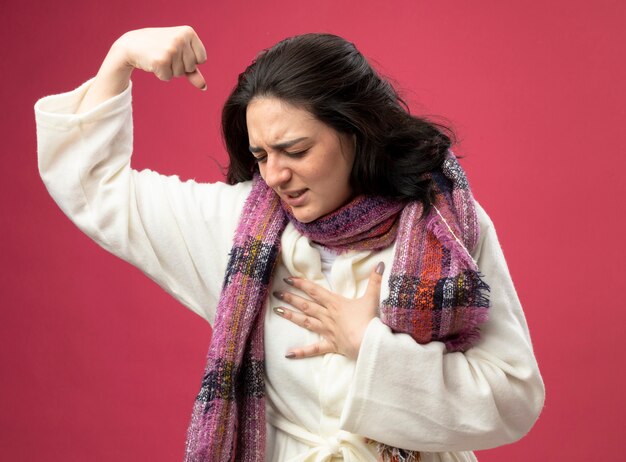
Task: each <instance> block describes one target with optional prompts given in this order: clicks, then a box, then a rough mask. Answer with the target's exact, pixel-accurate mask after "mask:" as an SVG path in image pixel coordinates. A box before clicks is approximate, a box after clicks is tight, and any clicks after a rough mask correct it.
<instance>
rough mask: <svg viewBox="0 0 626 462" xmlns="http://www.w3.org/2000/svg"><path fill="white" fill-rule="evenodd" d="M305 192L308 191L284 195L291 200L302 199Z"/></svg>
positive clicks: (303, 190) (302, 190)
mask: <svg viewBox="0 0 626 462" xmlns="http://www.w3.org/2000/svg"><path fill="white" fill-rule="evenodd" d="M305 192H306V189H301V190H300V191H294V192H289V193H283V194H284V195H285V196H287V197H289V198H291V199H296V198H298V197H300V196H301V195H303V194H304V193H305Z"/></svg>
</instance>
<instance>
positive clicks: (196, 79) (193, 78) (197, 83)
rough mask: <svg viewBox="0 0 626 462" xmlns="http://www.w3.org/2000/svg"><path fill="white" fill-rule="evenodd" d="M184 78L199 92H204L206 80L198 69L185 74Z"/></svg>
mask: <svg viewBox="0 0 626 462" xmlns="http://www.w3.org/2000/svg"><path fill="white" fill-rule="evenodd" d="M185 76H186V77H187V80H189V82H190V83H191V84H192V85H193V86H194V87H196V88H199V89H200V90H206V80H204V76H203V75H202V73H201V72H200V70H199V69H196V70H195V71H193V72H189V73H187V74H185Z"/></svg>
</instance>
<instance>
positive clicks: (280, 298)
mask: <svg viewBox="0 0 626 462" xmlns="http://www.w3.org/2000/svg"><path fill="white" fill-rule="evenodd" d="M273 295H274V297H276V298H277V299H278V300H282V299H283V298H284V295H283V293H282V292H278V291H276V292H274V293H273Z"/></svg>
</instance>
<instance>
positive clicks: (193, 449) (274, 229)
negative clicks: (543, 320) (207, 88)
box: [185, 153, 489, 462]
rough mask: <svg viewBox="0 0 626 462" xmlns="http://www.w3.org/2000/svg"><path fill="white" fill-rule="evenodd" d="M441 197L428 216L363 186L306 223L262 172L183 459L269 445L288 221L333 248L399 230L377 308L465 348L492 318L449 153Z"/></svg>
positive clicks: (234, 256) (459, 173)
mask: <svg viewBox="0 0 626 462" xmlns="http://www.w3.org/2000/svg"><path fill="white" fill-rule="evenodd" d="M430 175H431V177H432V179H433V180H434V181H433V183H434V186H435V191H436V199H435V201H434V202H433V207H431V210H430V212H429V213H428V214H426V216H422V215H423V206H422V204H421V203H419V202H410V203H401V202H399V201H396V200H392V199H387V198H382V197H368V196H360V197H357V198H356V199H354V200H353V201H352V202H350V203H349V204H347V205H346V206H343V207H341V208H340V209H339V210H337V211H335V212H333V213H331V214H329V215H326V216H324V217H322V218H320V219H318V220H315V221H313V222H312V223H300V222H298V221H297V220H295V218H293V216H292V215H291V214H290V213H289V211H288V207H287V206H283V204H282V203H281V201H280V199H279V197H278V196H277V195H276V194H275V193H274V191H272V190H271V189H270V188H269V187H268V186H267V185H266V184H265V182H264V181H263V180H262V179H261V178H260V177H259V176H258V175H256V176H255V178H254V180H253V187H252V191H251V192H250V195H249V196H248V198H247V200H246V202H245V205H244V209H243V213H242V215H241V219H240V222H239V225H238V228H237V231H236V233H235V237H234V242H233V247H232V249H231V252H230V258H229V262H228V267H227V270H226V275H225V279H224V284H223V287H222V293H221V296H220V299H219V302H218V306H217V314H216V319H215V323H214V326H213V338H212V342H211V346H210V348H209V353H208V357H207V366H206V369H205V373H204V377H203V379H202V386H201V389H200V392H199V394H198V396H197V398H196V400H195V403H194V408H193V413H192V418H191V423H190V426H189V430H188V435H187V444H186V449H185V461H186V462H208V461H210V462H230V461H244V462H258V461H262V460H264V454H265V399H264V395H265V391H264V367H265V364H264V357H263V353H264V346H263V323H264V311H265V310H264V308H265V305H266V301H267V296H268V289H269V287H270V286H271V283H272V275H273V272H274V267H275V265H276V261H277V256H278V253H279V251H280V239H281V234H282V231H283V229H284V228H285V226H286V224H287V222H288V221H291V222H292V223H293V224H294V226H295V227H296V228H297V229H298V230H299V231H300V232H301V233H302V234H304V235H305V236H307V237H309V239H311V240H312V241H314V242H318V243H320V244H322V245H324V246H326V247H328V248H330V249H335V250H340V251H345V250H350V249H370V250H380V249H382V248H385V247H387V246H389V245H391V244H392V243H393V241H394V240H396V251H395V252H396V253H395V257H394V261H393V265H392V268H391V274H390V277H389V296H388V297H387V298H386V299H385V300H384V301H383V302H382V304H381V307H380V318H381V320H382V321H383V322H384V323H385V324H387V325H388V326H389V327H391V328H392V329H393V331H395V332H404V333H408V334H410V335H412V336H413V338H414V339H415V341H416V342H419V343H428V342H431V341H440V342H444V343H445V345H446V348H447V350H448V351H464V350H466V349H468V348H469V347H470V346H471V345H472V344H473V343H475V342H476V341H477V340H478V335H479V334H478V326H479V324H480V323H482V322H484V321H485V320H486V318H487V308H488V306H489V300H488V297H487V291H488V290H489V287H488V286H487V285H486V284H485V283H484V282H483V281H482V279H481V275H480V273H479V271H478V268H477V266H476V263H475V262H474V261H473V259H472V257H471V255H470V254H469V252H470V251H471V250H472V249H473V248H474V246H475V245H476V243H477V241H478V232H479V228H478V222H477V218H476V210H475V207H474V199H473V197H472V194H471V191H470V189H469V185H468V183H467V180H466V177H465V174H464V172H463V170H462V169H461V166H460V165H459V164H458V162H457V160H456V158H455V157H454V155H453V154H452V153H449V154H448V156H447V157H446V160H445V161H444V164H443V166H442V168H441V170H437V171H434V172H431V173H430ZM378 449H379V453H380V455H381V460H386V461H393V460H411V458H413V460H418V459H419V453H417V452H412V451H405V450H402V449H399V448H391V447H388V446H386V445H383V444H380V445H379V446H378Z"/></svg>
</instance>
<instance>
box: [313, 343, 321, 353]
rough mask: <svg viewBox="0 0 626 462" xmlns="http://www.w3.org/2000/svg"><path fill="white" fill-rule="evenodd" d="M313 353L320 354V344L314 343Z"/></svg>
mask: <svg viewBox="0 0 626 462" xmlns="http://www.w3.org/2000/svg"><path fill="white" fill-rule="evenodd" d="M313 354H315V355H318V354H320V344H319V343H316V344H315V345H313Z"/></svg>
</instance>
